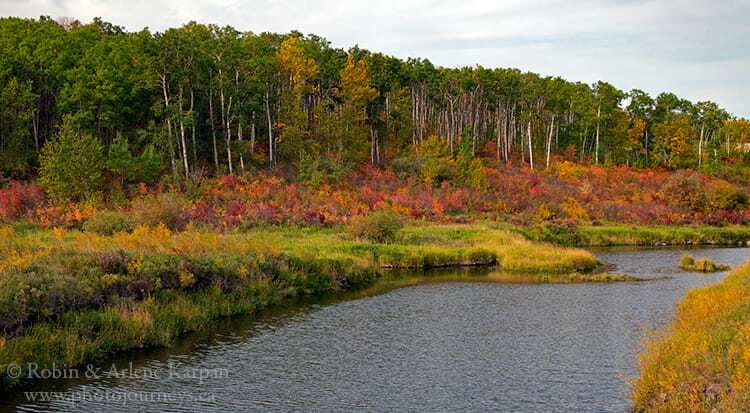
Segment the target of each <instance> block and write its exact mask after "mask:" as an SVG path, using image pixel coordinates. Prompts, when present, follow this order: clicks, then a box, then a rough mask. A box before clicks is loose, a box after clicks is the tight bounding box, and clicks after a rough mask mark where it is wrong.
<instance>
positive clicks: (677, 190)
mask: <svg viewBox="0 0 750 413" xmlns="http://www.w3.org/2000/svg"><path fill="white" fill-rule="evenodd" d="M707 189H708V188H707V186H706V183H705V181H704V180H703V178H701V176H700V175H698V174H697V173H694V172H688V171H679V172H675V174H674V175H672V176H670V177H669V178H667V179H666V180H665V182H664V185H663V186H662V188H661V194H662V196H663V197H664V198H665V199H666V200H667V201H668V202H670V203H671V204H673V205H677V206H680V207H683V208H688V209H691V210H693V211H705V210H706V209H707V207H708V198H707V196H706V193H707Z"/></svg>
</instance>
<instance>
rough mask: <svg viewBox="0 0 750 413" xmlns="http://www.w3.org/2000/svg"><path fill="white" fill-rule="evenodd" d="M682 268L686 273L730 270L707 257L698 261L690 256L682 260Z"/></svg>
mask: <svg viewBox="0 0 750 413" xmlns="http://www.w3.org/2000/svg"><path fill="white" fill-rule="evenodd" d="M680 268H682V269H683V270H686V271H695V272H719V271H728V270H729V266H728V265H725V264H716V263H714V262H713V261H711V259H710V258H707V257H701V258H698V259H697V260H696V259H695V258H693V256H692V255H690V254H685V255H683V256H682V259H680Z"/></svg>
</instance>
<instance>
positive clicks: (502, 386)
mask: <svg viewBox="0 0 750 413" xmlns="http://www.w3.org/2000/svg"><path fill="white" fill-rule="evenodd" d="M684 252H685V250H683V249H638V248H620V249H602V250H597V251H595V254H596V255H597V257H598V258H599V259H601V260H602V261H605V262H606V263H607V264H608V268H609V270H610V272H613V273H624V274H628V275H631V276H635V277H644V278H654V280H651V281H646V282H617V283H578V284H549V283H532V282H529V281H530V280H525V279H518V278H517V277H515V276H511V277H509V276H507V275H501V274H498V273H496V272H493V271H492V270H479V271H477V270H473V271H468V270H460V271H451V272H445V271H443V272H438V273H431V274H427V275H424V276H418V277H414V276H404V275H400V274H395V273H394V274H392V275H390V276H387V277H385V279H384V280H382V281H380V282H378V283H376V284H375V285H374V286H372V287H369V288H366V289H363V290H359V291H354V292H350V293H347V294H342V295H337V296H335V297H322V298H315V299H301V300H296V301H294V302H292V303H288V305H285V306H283V307H282V306H278V307H274V308H271V309H269V310H267V311H264V312H262V313H261V314H259V315H257V316H250V317H240V318H235V319H230V320H224V321H222V322H220V323H218V324H217V325H216V326H215V327H213V328H211V329H208V330H204V331H201V332H198V333H194V334H190V335H187V336H185V337H183V338H181V339H180V340H178V342H177V343H176V345H175V346H174V347H172V348H168V349H150V350H142V351H138V352H132V353H128V354H127V355H124V356H122V357H120V358H118V359H115V360H110V361H107V362H102V363H97V364H95V365H92V366H84V367H81V368H80V369H78V370H76V371H77V372H79V373H80V374H79V377H78V378H68V379H58V380H53V379H46V380H38V381H36V382H35V383H32V384H30V385H26V386H24V387H22V388H19V389H17V390H15V391H14V392H13V393H11V394H6V395H2V396H1V397H2V398H3V400H2V401H0V410H17V411H80V412H92V411H108V412H111V411H155V412H156V411H158V412H183V411H201V412H202V411H238V412H245V411H353V410H354V411H430V412H433V411H524V412H528V411H540V412H555V411H566V412H567V411H575V412H585V411H590V412H601V411H614V412H622V411H627V409H628V406H629V399H628V396H627V392H628V383H627V378H628V377H630V376H633V375H635V374H637V365H638V363H637V353H638V351H639V350H640V348H641V347H640V346H641V344H640V343H641V338H642V337H643V335H644V333H645V331H653V330H659V329H662V328H664V327H665V326H666V325H667V324H668V323H669V320H670V318H671V317H673V316H674V314H675V311H676V304H677V302H678V301H679V300H680V299H681V298H682V297H684V295H685V293H686V292H687V291H688V290H689V289H691V288H693V287H700V286H704V285H708V284H711V283H715V282H718V281H720V280H721V279H723V277H724V276H726V274H727V273H726V272H724V273H716V274H708V275H704V274H696V273H689V272H684V271H682V270H680V268H679V261H680V257H681V256H682V254H683V253H684ZM690 252H691V253H692V254H693V255H694V256H696V258H697V257H698V256H708V257H710V258H712V259H713V260H714V261H715V262H717V263H726V264H729V265H731V266H732V267H734V266H736V265H739V264H742V263H744V262H745V260H746V259H747V258H748V257H750V250H748V249H743V248H716V249H693V250H690ZM88 373H91V374H88ZM34 397H36V398H37V399H39V398H41V397H51V398H52V400H50V401H44V402H42V401H29V399H30V398H34Z"/></svg>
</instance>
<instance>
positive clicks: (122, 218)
mask: <svg viewBox="0 0 750 413" xmlns="http://www.w3.org/2000/svg"><path fill="white" fill-rule="evenodd" d="M135 227H136V220H135V217H134V216H133V214H131V213H129V212H118V211H100V212H98V213H97V214H96V215H94V216H93V217H91V219H89V220H88V221H86V222H85V223H84V224H83V230H84V231H86V232H95V233H97V234H101V235H112V234H114V233H115V232H132V231H133V230H134V229H135Z"/></svg>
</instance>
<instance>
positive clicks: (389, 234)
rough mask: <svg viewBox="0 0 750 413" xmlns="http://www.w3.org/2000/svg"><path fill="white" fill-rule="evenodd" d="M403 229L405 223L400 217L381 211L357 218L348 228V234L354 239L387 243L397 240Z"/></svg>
mask: <svg viewBox="0 0 750 413" xmlns="http://www.w3.org/2000/svg"><path fill="white" fill-rule="evenodd" d="M402 227H403V222H402V220H401V218H400V217H399V216H398V215H396V214H395V213H393V212H391V211H379V212H374V213H372V214H370V215H367V216H362V217H358V218H356V219H355V220H354V221H353V222H352V223H351V224H349V225H348V226H347V227H346V232H347V234H348V235H349V236H350V237H352V238H356V239H362V240H367V241H372V242H378V243H387V242H392V241H393V240H395V238H396V235H397V234H398V231H399V230H400V229H401V228H402Z"/></svg>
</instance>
